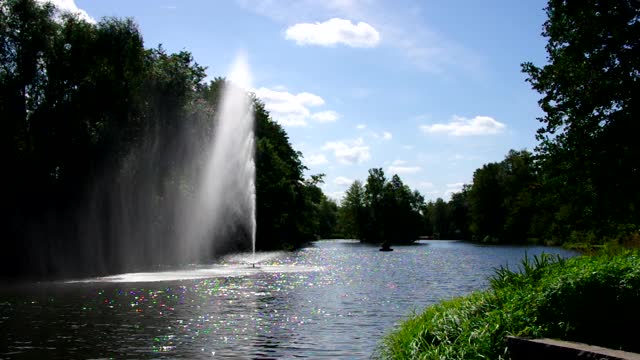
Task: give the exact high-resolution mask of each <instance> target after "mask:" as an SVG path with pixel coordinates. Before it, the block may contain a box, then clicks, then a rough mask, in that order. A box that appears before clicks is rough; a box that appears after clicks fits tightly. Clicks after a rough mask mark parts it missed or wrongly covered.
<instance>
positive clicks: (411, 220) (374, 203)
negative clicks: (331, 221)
mask: <svg viewBox="0 0 640 360" xmlns="http://www.w3.org/2000/svg"><path fill="white" fill-rule="evenodd" d="M423 207H424V197H423V196H422V195H421V194H420V193H419V192H417V191H411V189H410V188H409V187H408V186H407V185H405V184H404V183H403V182H402V180H401V179H400V177H399V176H398V175H393V177H392V178H391V180H387V178H386V177H385V175H384V171H383V170H382V169H379V168H378V169H370V170H369V176H368V177H367V182H366V183H365V185H362V183H361V182H360V181H358V180H356V181H355V182H354V183H353V184H351V186H350V187H349V189H348V190H347V191H346V193H345V196H344V199H343V200H342V203H341V206H340V209H339V215H338V222H337V226H338V227H339V229H340V231H341V233H342V235H344V236H346V237H349V238H356V239H360V240H362V241H365V242H373V243H382V242H389V243H412V242H414V241H416V240H418V237H419V235H420V233H421V232H422V231H423V227H424V226H423V225H424V224H423V221H422V210H423Z"/></svg>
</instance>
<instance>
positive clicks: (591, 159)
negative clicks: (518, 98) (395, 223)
mask: <svg viewBox="0 0 640 360" xmlns="http://www.w3.org/2000/svg"><path fill="white" fill-rule="evenodd" d="M546 13H547V16H548V20H547V21H546V22H545V23H544V30H543V33H542V35H543V36H545V37H546V38H547V39H548V44H547V47H546V50H547V55H548V57H547V59H548V61H549V63H548V64H547V65H544V66H542V67H537V66H535V65H534V64H532V63H524V64H523V65H522V68H523V71H524V72H525V73H526V74H527V75H528V79H527V81H528V82H530V83H531V85H532V87H533V89H534V90H536V91H538V92H539V93H540V94H542V96H543V97H542V99H541V100H540V101H539V103H540V106H541V108H542V110H543V111H544V113H545V114H544V116H543V117H541V118H540V119H539V120H540V122H541V123H542V124H543V126H542V127H541V128H540V129H539V130H538V133H537V138H538V140H539V141H540V144H539V146H538V147H537V149H536V151H535V153H533V154H532V153H529V152H527V151H513V150H512V151H510V152H509V154H508V155H507V156H506V158H505V159H504V160H503V161H501V162H496V163H490V164H486V165H484V166H483V167H482V168H480V169H478V170H476V172H475V173H474V175H473V183H472V184H470V185H468V186H467V187H466V188H465V189H464V190H463V191H462V192H461V193H458V194H454V195H453V196H452V199H451V201H450V202H449V203H447V204H445V203H444V202H442V201H440V200H438V201H436V202H435V203H433V205H431V206H430V209H429V210H428V211H427V213H428V214H429V216H428V220H429V221H430V222H431V225H432V226H431V227H432V228H433V229H434V230H433V231H434V233H436V234H438V235H439V236H440V237H441V238H452V237H454V238H465V239H473V240H476V241H483V242H493V243H496V242H525V241H534V242H537V241H545V242H547V243H555V244H558V243H565V242H578V243H592V242H596V243H601V242H605V241H607V240H616V241H628V240H631V239H634V238H637V237H638V235H637V234H638V229H639V227H640V213H639V209H640V191H639V190H638V188H637V186H636V185H637V184H638V183H639V182H640V157H638V154H640V145H639V144H640V143H638V141H636V140H635V134H636V133H638V131H639V130H640V122H638V117H639V116H640V110H639V105H638V104H639V101H638V99H639V98H640V68H639V67H640V49H639V48H638V45H639V42H640V6H638V4H637V3H636V2H633V1H627V0H613V1H600V0H588V1H567V0H550V1H549V3H548V6H547V7H546ZM467 230H468V231H467Z"/></svg>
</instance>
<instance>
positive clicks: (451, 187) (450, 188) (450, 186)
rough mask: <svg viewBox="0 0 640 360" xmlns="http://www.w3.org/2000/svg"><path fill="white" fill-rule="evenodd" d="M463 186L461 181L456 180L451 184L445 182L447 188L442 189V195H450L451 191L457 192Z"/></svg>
mask: <svg viewBox="0 0 640 360" xmlns="http://www.w3.org/2000/svg"><path fill="white" fill-rule="evenodd" d="M463 186H464V183H463V182H457V183H453V184H447V190H445V191H444V193H443V194H444V196H447V195H451V194H453V193H457V192H460V191H462V187H463Z"/></svg>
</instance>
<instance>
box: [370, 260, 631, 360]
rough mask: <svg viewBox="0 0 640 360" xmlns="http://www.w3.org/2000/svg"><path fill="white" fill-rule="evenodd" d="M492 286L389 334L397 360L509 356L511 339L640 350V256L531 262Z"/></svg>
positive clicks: (388, 353)
mask: <svg viewBox="0 0 640 360" xmlns="http://www.w3.org/2000/svg"><path fill="white" fill-rule="evenodd" d="M490 284H491V286H490V289H488V290H486V291H483V292H476V293H473V294H471V295H469V296H465V297H461V298H457V299H453V300H449V301H444V302H442V303H440V304H438V305H435V306H432V307H429V308H427V309H426V310H425V311H424V312H423V313H421V314H414V315H412V316H410V317H409V318H408V319H407V320H406V321H404V322H403V323H402V324H401V325H400V326H399V327H398V328H396V329H395V330H393V331H392V332H391V333H389V334H388V335H386V336H385V337H384V338H383V340H382V342H381V344H380V346H379V348H378V349H377V350H376V356H377V357H379V358H390V359H508V358H509V355H508V352H507V349H506V343H505V337H506V336H507V335H514V336H526V337H551V338H558V339H563V340H569V341H578V342H584V343H588V344H593V345H600V346H605V347H610V348H614V349H624V350H628V351H634V352H640V343H639V342H638V341H637V336H636V333H635V331H630V332H627V331H626V329H628V328H630V327H631V328H635V327H636V326H637V325H638V324H639V323H640V256H639V255H638V252H631V251H625V252H622V253H618V254H616V255H612V254H603V255H597V256H588V257H587V256H582V257H576V258H571V259H566V260H563V259H560V258H556V257H551V256H548V255H543V256H540V257H534V258H532V259H530V258H527V259H525V260H523V262H522V264H521V267H520V269H518V270H517V271H512V270H510V269H506V268H500V269H498V270H496V273H495V275H494V276H493V277H492V278H491V281H490Z"/></svg>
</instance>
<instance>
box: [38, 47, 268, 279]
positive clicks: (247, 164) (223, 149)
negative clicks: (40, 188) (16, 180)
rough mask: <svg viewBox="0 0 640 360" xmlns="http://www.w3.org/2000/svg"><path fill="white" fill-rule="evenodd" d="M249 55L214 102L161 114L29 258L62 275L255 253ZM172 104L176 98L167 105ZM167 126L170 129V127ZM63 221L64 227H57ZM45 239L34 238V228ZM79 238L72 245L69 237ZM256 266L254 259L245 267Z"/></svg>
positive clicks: (46, 228) (44, 232) (46, 229)
mask: <svg viewBox="0 0 640 360" xmlns="http://www.w3.org/2000/svg"><path fill="white" fill-rule="evenodd" d="M250 86H251V84H250V74H249V67H248V64H247V59H246V56H245V55H243V54H240V55H239V56H238V58H237V59H236V61H235V62H234V63H233V65H232V66H231V70H230V72H229V76H228V77H227V81H225V82H224V85H223V89H222V90H221V93H220V98H219V101H218V102H217V105H216V106H213V105H211V104H210V103H208V102H205V101H199V100H196V102H195V104H194V105H193V106H192V108H190V109H189V110H188V111H185V112H184V113H173V114H171V113H166V112H163V111H162V108H161V104H160V109H158V110H157V114H156V117H155V122H154V123H153V124H151V125H150V126H149V128H148V129H147V131H146V135H145V137H144V138H142V139H141V140H140V141H139V142H138V143H137V144H136V145H135V146H134V147H133V148H131V149H129V150H128V151H127V154H126V155H125V156H123V158H122V160H120V161H119V162H117V163H114V164H112V167H110V168H107V169H103V170H102V172H100V173H99V174H97V175H96V176H95V178H94V179H91V181H90V184H88V185H87V188H86V189H79V191H81V192H83V194H84V195H83V196H84V197H83V200H82V203H81V204H79V210H78V211H77V213H74V214H55V216H52V217H51V220H49V222H50V223H52V224H55V223H56V219H59V218H62V217H66V218H67V219H73V221H68V222H69V223H70V224H72V226H71V227H72V228H70V229H65V230H64V231H60V233H61V234H63V235H60V236H54V235H52V234H54V233H55V231H54V230H51V229H58V228H59V226H58V227H56V226H54V225H51V226H50V225H48V224H44V225H42V226H41V227H38V228H35V227H34V230H32V231H34V232H36V233H34V236H33V237H34V238H35V239H37V238H38V237H41V236H47V237H49V238H50V239H52V240H50V241H49V244H48V246H46V247H43V246H38V245H37V244H38V242H35V241H34V244H33V246H29V247H31V248H32V251H31V252H32V253H31V254H30V261H31V264H32V266H33V267H40V269H38V271H37V272H39V273H42V274H48V273H53V274H55V275H56V276H63V277H77V276H83V275H92V274H96V275H100V274H103V275H104V274H113V273H121V272H130V271H147V270H166V269H167V268H172V269H175V268H177V267H181V266H184V265H187V264H194V263H208V262H209V261H210V260H211V259H213V258H214V257H216V256H219V255H224V254H225V253H228V252H237V251H247V250H248V249H249V248H253V250H254V252H255V234H256V220H255V216H256V214H255V213H256V205H255V200H256V199H255V197H256V195H255V162H254V153H255V150H254V149H255V144H254V142H255V140H254V116H253V106H252V99H251V98H250V96H249V95H248V93H247V89H249V88H250ZM168 100H170V99H168ZM168 124H169V125H168ZM59 223H62V222H59ZM38 231H39V232H40V233H37V232H38ZM70 233H71V234H73V236H74V237H78V239H79V240H78V241H73V242H71V241H67V240H66V237H67V236H68V234H70ZM245 262H249V260H247V261H245Z"/></svg>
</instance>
